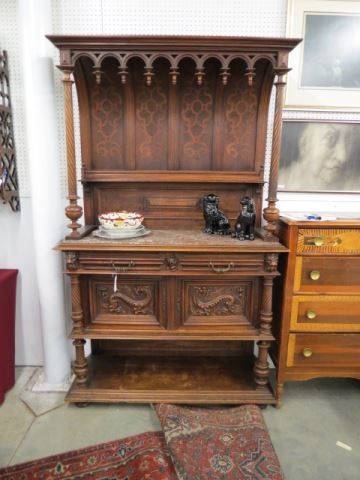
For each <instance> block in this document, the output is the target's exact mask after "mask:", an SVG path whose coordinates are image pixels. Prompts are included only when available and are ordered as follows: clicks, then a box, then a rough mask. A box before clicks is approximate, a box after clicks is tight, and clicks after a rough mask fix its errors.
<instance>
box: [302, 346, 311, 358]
mask: <svg viewBox="0 0 360 480" xmlns="http://www.w3.org/2000/svg"><path fill="white" fill-rule="evenodd" d="M302 354H303V357H305V358H310V357H311V356H312V354H313V351H312V350H311V348H304V350H303V351H302Z"/></svg>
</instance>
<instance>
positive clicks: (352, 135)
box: [279, 121, 360, 191]
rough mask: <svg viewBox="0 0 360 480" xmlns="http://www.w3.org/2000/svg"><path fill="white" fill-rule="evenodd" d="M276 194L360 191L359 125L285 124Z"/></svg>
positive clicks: (298, 122) (286, 122)
mask: <svg viewBox="0 0 360 480" xmlns="http://www.w3.org/2000/svg"><path fill="white" fill-rule="evenodd" d="M279 190H298V191H299V190H300V191H301V190H302V191H314V190H320V191H321V190H327V191H360V124H357V123H337V122H319V121H317V122H301V121H295V122H294V121H285V122H284V123H283V133H282V142H281V157H280V170H279Z"/></svg>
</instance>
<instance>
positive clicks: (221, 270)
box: [208, 262, 234, 273]
mask: <svg viewBox="0 0 360 480" xmlns="http://www.w3.org/2000/svg"><path fill="white" fill-rule="evenodd" d="M208 267H209V268H210V269H211V270H212V271H213V272H215V273H226V272H230V270H232V269H233V268H234V263H233V262H230V263H229V264H228V266H227V267H215V265H214V264H213V262H209V264H208Z"/></svg>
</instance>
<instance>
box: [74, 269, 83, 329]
mask: <svg viewBox="0 0 360 480" xmlns="http://www.w3.org/2000/svg"><path fill="white" fill-rule="evenodd" d="M71 319H72V321H73V333H81V332H82V330H83V320H84V312H83V309H82V305H81V291H80V277H79V275H72V276H71Z"/></svg>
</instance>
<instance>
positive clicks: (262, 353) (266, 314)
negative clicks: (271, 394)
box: [254, 254, 277, 387]
mask: <svg viewBox="0 0 360 480" xmlns="http://www.w3.org/2000/svg"><path fill="white" fill-rule="evenodd" d="M276 265H277V255H276V254H269V255H267V258H266V266H265V268H266V270H268V271H274V268H275V269H276ZM273 283H274V277H273V276H269V277H263V289H262V298H261V309H260V333H261V334H262V335H264V334H265V335H271V324H272V319H273V314H272V296H273ZM258 347H259V354H258V358H257V360H256V362H255V366H254V374H255V383H256V385H257V387H265V386H266V385H267V383H268V381H269V379H268V377H269V363H268V361H267V359H268V353H269V348H270V341H268V340H260V341H259V342H258Z"/></svg>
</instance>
